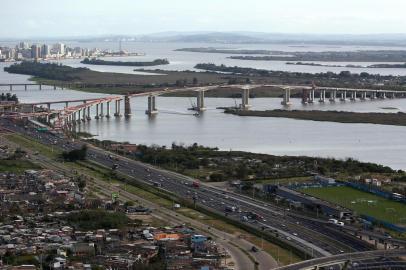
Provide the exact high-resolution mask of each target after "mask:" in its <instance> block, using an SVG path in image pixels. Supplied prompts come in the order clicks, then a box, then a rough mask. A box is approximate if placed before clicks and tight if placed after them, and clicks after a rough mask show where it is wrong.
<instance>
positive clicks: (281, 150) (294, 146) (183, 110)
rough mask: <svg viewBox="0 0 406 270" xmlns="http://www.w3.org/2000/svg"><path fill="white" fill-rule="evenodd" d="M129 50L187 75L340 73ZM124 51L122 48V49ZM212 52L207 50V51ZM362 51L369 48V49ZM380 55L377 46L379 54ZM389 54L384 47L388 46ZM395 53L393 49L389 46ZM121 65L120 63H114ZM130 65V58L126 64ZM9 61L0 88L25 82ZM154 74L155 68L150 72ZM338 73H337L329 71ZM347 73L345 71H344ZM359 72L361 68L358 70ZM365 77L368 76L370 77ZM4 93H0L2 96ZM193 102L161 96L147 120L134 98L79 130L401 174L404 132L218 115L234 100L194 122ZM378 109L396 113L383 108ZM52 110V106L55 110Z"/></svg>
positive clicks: (27, 97)
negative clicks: (380, 167)
mask: <svg viewBox="0 0 406 270" xmlns="http://www.w3.org/2000/svg"><path fill="white" fill-rule="evenodd" d="M113 45H114V44H108V43H107V44H104V43H102V44H82V43H81V44H80V46H82V47H99V48H103V47H102V46H106V47H109V48H112V46H113ZM130 45H131V48H127V49H129V50H133V51H139V52H146V53H147V56H145V57H133V58H135V59H139V60H149V59H155V58H168V59H169V60H170V61H171V65H168V66H162V67H159V68H164V69H168V70H174V69H178V70H183V69H192V68H193V66H194V65H195V64H196V63H199V62H212V63H217V64H223V63H224V64H227V65H239V66H247V67H257V68H267V69H274V70H285V68H286V70H295V69H298V71H308V72H320V71H327V70H331V71H339V70H340V68H322V67H304V66H287V65H285V64H284V62H281V63H277V61H274V62H262V61H261V62H257V61H238V60H231V59H225V57H226V55H223V54H196V53H185V52H174V51H173V49H176V48H181V47H208V46H210V45H207V44H196V45H195V46H191V44H164V45H165V46H163V44H155V43H153V44H148V46H146V44H140V43H131V44H127V46H130ZM124 46H125V45H124ZM211 46H212V45H211ZM217 47H227V48H230V47H233V48H244V49H246V48H254V49H255V48H258V49H272V50H285V51H288V50H291V51H296V50H306V51H310V50H319V51H322V50H356V49H365V48H364V47H354V46H352V47H326V46H311V47H287V46H282V45H278V46H276V45H275V46H273V45H270V46H265V45H256V46H241V47H240V46H233V45H224V46H217ZM367 49H371V48H370V47H368V48H367ZM379 49H382V48H379ZM389 49H390V48H389ZM395 49H398V48H395ZM120 59H122V58H120ZM130 59H131V58H130ZM64 63H67V64H69V65H72V66H82V64H80V63H79V61H78V60H65V61H64ZM7 65H9V63H0V83H9V82H14V83H23V82H28V79H29V76H22V75H15V74H7V73H5V72H3V68H4V67H5V66H7ZM89 67H91V68H92V69H95V70H100V71H115V72H125V73H133V71H132V68H127V67H106V66H89ZM154 68H155V67H154ZM335 69H337V70H335ZM345 70H348V69H347V68H345ZM356 70H357V72H361V70H360V69H356ZM373 71H376V72H372V73H378V71H379V73H381V74H386V72H388V74H403V75H406V70H405V71H403V70H394V69H390V70H377V69H373ZM368 72H371V71H368ZM7 91H8V88H7V89H6V88H4V87H3V88H2V89H1V88H0V92H7ZM13 92H14V93H16V94H17V95H18V97H19V98H20V100H21V101H23V102H34V101H45V100H51V101H52V100H66V99H79V98H93V97H101V96H103V95H101V94H94V93H82V92H78V91H72V90H64V91H62V90H56V91H55V90H42V91H39V90H29V91H24V90H23V89H19V90H17V89H16V90H15V91H13ZM280 101H281V100H280V99H274V98H256V99H251V103H252V105H253V109H276V108H282V106H281V105H280ZM195 102H196V100H195V98H173V97H159V98H158V99H157V104H158V109H159V111H160V112H159V114H158V115H156V116H155V117H153V118H149V117H148V116H147V115H145V113H144V111H145V109H146V105H147V102H146V98H142V97H140V98H133V99H132V101H131V106H132V111H133V115H132V117H131V118H130V119H125V118H124V117H122V118H111V119H102V120H92V121H90V122H88V123H85V124H81V125H80V130H82V131H88V132H91V133H93V134H95V135H97V138H99V139H111V140H117V141H129V142H132V143H144V144H148V145H149V144H158V145H168V146H169V145H170V144H172V142H178V143H185V144H191V143H194V142H197V143H199V144H202V145H206V146H217V147H219V148H221V149H225V150H229V149H233V150H244V151H252V152H258V153H269V154H276V155H308V156H322V157H335V158H346V157H353V158H357V159H359V160H362V161H370V162H376V163H380V164H384V165H388V166H391V167H393V168H396V169H406V140H405V137H406V127H396V126H383V125H372V124H340V123H328V122H315V121H302V120H293V119H282V118H261V117H238V116H234V115H226V114H223V113H222V112H221V111H220V110H217V109H216V107H218V106H233V105H235V104H236V103H237V104H238V103H240V100H239V99H236V100H234V99H225V98H206V106H207V111H206V112H204V113H203V115H202V116H201V117H196V116H193V114H192V112H191V111H188V110H187V108H188V107H190V106H191V104H192V103H195ZM384 107H394V108H395V109H392V110H388V109H384ZM55 108H56V107H55ZM291 108H292V109H306V110H308V109H318V110H343V111H357V112H388V113H391V112H398V111H404V112H406V99H395V100H385V101H378V100H376V101H365V102H360V101H357V102H346V103H341V102H336V103H335V104H330V103H326V104H318V103H316V104H313V105H307V106H303V105H301V104H300V100H299V99H294V105H293V106H292V107H291Z"/></svg>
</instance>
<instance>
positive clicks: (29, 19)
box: [0, 0, 406, 38]
mask: <svg viewBox="0 0 406 270" xmlns="http://www.w3.org/2000/svg"><path fill="white" fill-rule="evenodd" d="M405 13H406V0H64V1H59V0H18V1H14V0H1V2H0V23H1V27H0V38H8V37H38V36H41V37H53V36H54V37H55V36H56V37H58V36H86V35H92V36H93V35H104V34H146V33H154V32H163V31H258V32H278V33H317V34H320V33H332V34H369V33H406V15H405Z"/></svg>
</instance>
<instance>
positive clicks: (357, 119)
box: [224, 108, 406, 126]
mask: <svg viewBox="0 0 406 270" xmlns="http://www.w3.org/2000/svg"><path fill="white" fill-rule="evenodd" d="M224 113H228V114H233V115H237V116H243V117H276V118H290V119H296V120H305V121H309V120H310V121H319V122H336V123H343V124H376V125H391V126H406V113H403V112H398V113H357V112H345V111H305V110H292V111H288V110H267V111H241V110H236V109H232V108H225V110H224Z"/></svg>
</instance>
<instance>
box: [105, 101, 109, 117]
mask: <svg viewBox="0 0 406 270" xmlns="http://www.w3.org/2000/svg"><path fill="white" fill-rule="evenodd" d="M106 106H107V108H106V110H107V113H106V117H107V118H110V101H108V102H107V104H106Z"/></svg>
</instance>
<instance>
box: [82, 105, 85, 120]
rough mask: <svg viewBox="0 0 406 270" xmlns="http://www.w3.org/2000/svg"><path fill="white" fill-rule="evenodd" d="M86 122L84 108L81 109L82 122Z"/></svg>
mask: <svg viewBox="0 0 406 270" xmlns="http://www.w3.org/2000/svg"><path fill="white" fill-rule="evenodd" d="M85 121H86V108H83V109H82V122H85Z"/></svg>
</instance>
